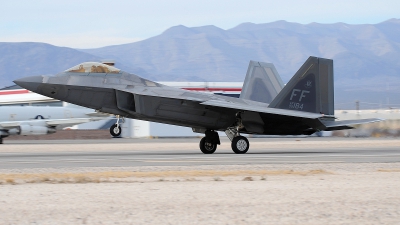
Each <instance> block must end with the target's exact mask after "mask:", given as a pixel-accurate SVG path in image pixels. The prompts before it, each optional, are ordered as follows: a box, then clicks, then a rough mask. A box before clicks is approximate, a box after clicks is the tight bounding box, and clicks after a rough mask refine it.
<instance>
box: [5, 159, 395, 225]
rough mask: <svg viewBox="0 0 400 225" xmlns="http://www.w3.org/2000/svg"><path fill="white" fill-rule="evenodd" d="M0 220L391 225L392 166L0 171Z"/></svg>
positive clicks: (301, 165)
mask: <svg viewBox="0 0 400 225" xmlns="http://www.w3.org/2000/svg"><path fill="white" fill-rule="evenodd" d="M0 182H1V185H0V224H400V191H399V190H400V163H382V164H371V163H351V164H339V163H338V164H290V165H289V164H288V165H251V166H250V165H248V166H225V167H215V166H201V167H200V166H199V167H159V168H139V169H138V168H137V167H136V168H81V169H75V170H74V171H68V170H67V169H48V170H43V169H41V170H40V171H39V170H37V171H35V170H33V171H30V172H29V171H27V170H20V171H16V170H13V171H6V170H2V171H1V172H0Z"/></svg>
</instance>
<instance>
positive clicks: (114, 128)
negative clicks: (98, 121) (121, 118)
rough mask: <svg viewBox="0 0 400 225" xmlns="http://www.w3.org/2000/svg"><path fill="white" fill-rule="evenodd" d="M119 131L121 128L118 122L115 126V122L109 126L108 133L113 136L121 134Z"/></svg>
mask: <svg viewBox="0 0 400 225" xmlns="http://www.w3.org/2000/svg"><path fill="white" fill-rule="evenodd" d="M121 131H122V129H121V126H120V125H119V124H118V126H117V124H114V125H112V126H111V127H110V134H111V135H112V136H113V137H118V136H119V135H121Z"/></svg>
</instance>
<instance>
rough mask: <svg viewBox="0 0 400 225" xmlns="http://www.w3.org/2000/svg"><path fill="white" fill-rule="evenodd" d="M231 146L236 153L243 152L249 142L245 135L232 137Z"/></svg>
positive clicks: (245, 150)
mask: <svg viewBox="0 0 400 225" xmlns="http://www.w3.org/2000/svg"><path fill="white" fill-rule="evenodd" d="M231 147H232V150H233V152H235V153H236V154H245V153H246V152H247V151H248V150H249V147H250V143H249V141H248V140H247V138H246V137H243V136H237V137H234V138H233V140H232V145H231Z"/></svg>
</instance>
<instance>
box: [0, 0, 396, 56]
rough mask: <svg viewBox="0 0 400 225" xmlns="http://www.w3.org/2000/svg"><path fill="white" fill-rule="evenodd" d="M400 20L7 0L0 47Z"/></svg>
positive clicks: (95, 0)
mask: <svg viewBox="0 0 400 225" xmlns="http://www.w3.org/2000/svg"><path fill="white" fill-rule="evenodd" d="M390 18H400V1H399V0H379V1H378V0H353V1H352V0H335V1H328V0H326V1H325V0H274V1H270V0H246V1H239V0H237V1H234V0H231V1H228V0H221V1H218V0H168V1H161V0H160V1H153V0H140V1H138V0H108V1H104V0H86V1H85V0H83V1H82V0H80V1H77V0H68V1H61V0H57V1H54V0H35V1H31V0H25V1H23V0H21V1H19V0H14V1H3V2H2V4H1V13H0V31H1V32H0V42H20V41H31V42H46V43H50V44H54V45H57V46H67V47H74V48H95V47H102V46H107V45H116V44H123V43H129V42H134V41H138V40H143V39H146V38H149V37H152V36H155V35H158V34H160V33H162V32H163V31H164V30H166V29H168V28H170V27H172V26H176V25H185V26H188V27H196V26H204V25H215V26H217V27H220V28H222V29H229V28H232V27H235V26H237V25H238V24H241V23H244V22H252V23H269V22H273V21H277V20H287V21H289V22H297V23H302V24H307V23H310V22H318V23H336V22H345V23H350V24H366V23H369V24H375V23H379V22H382V21H384V20H387V19H390Z"/></svg>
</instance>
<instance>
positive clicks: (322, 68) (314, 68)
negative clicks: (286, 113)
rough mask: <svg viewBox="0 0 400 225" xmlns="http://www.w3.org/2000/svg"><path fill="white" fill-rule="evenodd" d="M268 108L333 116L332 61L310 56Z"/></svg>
mask: <svg viewBox="0 0 400 225" xmlns="http://www.w3.org/2000/svg"><path fill="white" fill-rule="evenodd" d="M268 107H270V108H279V109H290V110H297V111H306V112H313V113H321V114H325V115H334V99H333V60H331V59H323V58H317V57H313V56H310V57H309V58H308V59H307V61H306V62H305V63H304V64H303V66H301V67H300V69H299V70H298V71H297V73H296V74H295V75H294V76H293V77H292V79H290V81H289V82H288V83H287V84H286V86H285V87H284V88H283V89H282V91H281V92H280V93H279V94H278V95H277V96H276V97H275V99H274V100H273V101H272V102H271V104H270V105H269V106H268Z"/></svg>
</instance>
